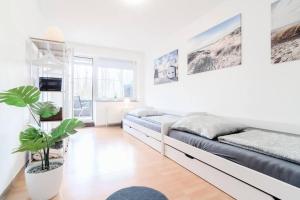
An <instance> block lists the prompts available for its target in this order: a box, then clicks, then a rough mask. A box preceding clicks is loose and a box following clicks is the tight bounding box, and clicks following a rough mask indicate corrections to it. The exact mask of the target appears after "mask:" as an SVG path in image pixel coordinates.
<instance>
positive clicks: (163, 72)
mask: <svg viewBox="0 0 300 200" xmlns="http://www.w3.org/2000/svg"><path fill="white" fill-rule="evenodd" d="M174 81H178V49H177V50H175V51H172V52H170V53H168V54H166V55H164V56H162V57H160V58H158V59H156V60H155V61H154V84H162V83H169V82H174Z"/></svg>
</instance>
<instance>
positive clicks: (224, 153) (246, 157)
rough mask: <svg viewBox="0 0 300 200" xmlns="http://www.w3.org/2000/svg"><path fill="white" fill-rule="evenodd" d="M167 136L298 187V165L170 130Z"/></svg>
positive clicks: (299, 174)
mask: <svg viewBox="0 0 300 200" xmlns="http://www.w3.org/2000/svg"><path fill="white" fill-rule="evenodd" d="M169 137H171V138H174V139H176V140H179V141H182V142H184V143H186V144H189V145H192V146H194V147H197V148H199V149H202V150H204V151H207V152H210V153H212V154H214V155H217V156H220V157H222V158H225V159H227V160H230V161H232V162H235V163H237V164H240V165H242V166H245V167H248V168H250V169H253V170H255V171H258V172H260V173H263V174H266V175H268V176H271V177H273V178H275V179H278V180H280V181H283V182H285V183H288V184H290V185H293V186H295V187H298V188H300V165H297V164H295V163H292V162H289V161H285V160H281V159H279V158H275V157H272V156H268V155H265V154H261V153H258V152H255V151H251V150H247V149H243V148H240V147H236V146H232V145H229V144H224V143H220V142H218V141H216V140H210V139H206V138H203V137H201V136H197V135H194V134H191V133H187V132H182V131H177V130H171V131H170V132H169Z"/></svg>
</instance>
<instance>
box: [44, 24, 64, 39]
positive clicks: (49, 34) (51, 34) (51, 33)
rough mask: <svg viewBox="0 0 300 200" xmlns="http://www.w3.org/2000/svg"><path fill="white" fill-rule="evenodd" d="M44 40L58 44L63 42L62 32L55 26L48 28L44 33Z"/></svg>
mask: <svg viewBox="0 0 300 200" xmlns="http://www.w3.org/2000/svg"><path fill="white" fill-rule="evenodd" d="M45 39H46V40H52V41H58V42H64V41H65V37H64V34H63V32H62V31H61V30H60V29H59V28H58V27H56V26H50V27H48V29H47V31H46V33H45Z"/></svg>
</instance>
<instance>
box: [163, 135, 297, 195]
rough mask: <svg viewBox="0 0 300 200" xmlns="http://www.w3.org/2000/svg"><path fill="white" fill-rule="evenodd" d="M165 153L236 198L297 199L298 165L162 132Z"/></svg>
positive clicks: (190, 136) (205, 140)
mask: <svg viewBox="0 0 300 200" xmlns="http://www.w3.org/2000/svg"><path fill="white" fill-rule="evenodd" d="M163 134H164V136H163V141H164V145H165V147H164V154H165V156H167V157H169V158H170V159H172V160H174V161H176V162H177V163H178V164H180V165H182V166H183V167H185V168H187V169H188V170H190V171H191V172H193V173H195V174H197V175H198V176H200V177H201V178H203V179H205V180H207V181H208V182H210V183H212V184H213V185H215V186H216V187H218V188H219V189H221V190H223V191H224V192H226V193H228V194H230V195H231V196H232V197H234V198H236V199H260V200H264V199H295V200H296V199H299V196H300V179H299V178H300V166H299V165H297V164H294V163H291V162H288V161H285V160H281V159H278V158H274V157H271V156H267V155H264V154H260V153H257V152H254V151H250V150H245V149H242V148H239V147H235V146H231V145H228V144H224V143H220V142H218V141H217V140H210V139H206V138H203V137H201V136H197V135H194V134H191V133H187V132H184V131H177V130H169V131H167V132H164V133H163Z"/></svg>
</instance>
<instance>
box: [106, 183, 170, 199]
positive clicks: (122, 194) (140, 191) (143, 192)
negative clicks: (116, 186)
mask: <svg viewBox="0 0 300 200" xmlns="http://www.w3.org/2000/svg"><path fill="white" fill-rule="evenodd" d="M128 199H130V200H168V199H167V197H166V196H165V195H163V194H162V193H161V192H159V191H157V190H154V189H152V188H147V187H136V186H134V187H129V188H124V189H121V190H118V191H117V192H115V193H113V194H112V195H110V196H109V197H108V198H107V199H106V200H128Z"/></svg>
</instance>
